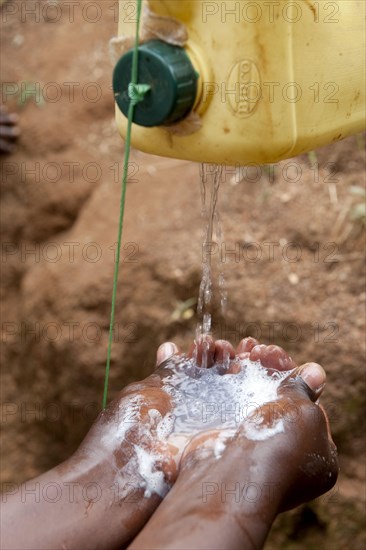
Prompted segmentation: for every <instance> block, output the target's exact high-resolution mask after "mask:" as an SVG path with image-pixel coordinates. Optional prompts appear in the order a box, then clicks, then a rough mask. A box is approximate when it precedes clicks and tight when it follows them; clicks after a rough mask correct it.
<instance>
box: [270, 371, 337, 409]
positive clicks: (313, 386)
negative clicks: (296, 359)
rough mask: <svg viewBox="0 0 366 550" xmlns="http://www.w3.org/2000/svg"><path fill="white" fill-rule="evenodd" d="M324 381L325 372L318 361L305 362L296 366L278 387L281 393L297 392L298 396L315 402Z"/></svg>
mask: <svg viewBox="0 0 366 550" xmlns="http://www.w3.org/2000/svg"><path fill="white" fill-rule="evenodd" d="M325 381H326V374H325V371H324V369H323V367H321V366H320V365H318V363H305V364H304V365H301V367H297V368H296V369H294V370H293V371H292V373H291V374H290V375H289V376H288V377H287V378H286V379H285V380H284V381H283V382H282V384H281V385H280V387H279V390H278V391H279V393H280V394H281V395H287V396H289V394H290V393H291V394H293V392H295V393H297V395H298V396H299V397H302V398H303V397H308V398H309V399H310V400H311V401H313V402H315V401H317V400H318V399H319V397H320V395H321V393H322V391H323V389H324V386H325Z"/></svg>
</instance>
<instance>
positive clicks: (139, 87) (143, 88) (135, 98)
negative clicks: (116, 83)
mask: <svg viewBox="0 0 366 550" xmlns="http://www.w3.org/2000/svg"><path fill="white" fill-rule="evenodd" d="M150 88H151V87H150V86H149V84H134V83H133V82H130V83H129V85H128V97H129V98H130V100H131V103H133V104H134V105H137V104H138V103H140V101H143V99H144V97H145V94H146V93H147V92H148V91H149V90H150Z"/></svg>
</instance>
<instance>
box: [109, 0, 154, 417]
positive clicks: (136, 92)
mask: <svg viewBox="0 0 366 550" xmlns="http://www.w3.org/2000/svg"><path fill="white" fill-rule="evenodd" d="M136 2H137V20H136V35H135V45H134V50H133V56H132V70H131V82H130V84H129V86H128V92H129V97H130V99H131V101H130V104H129V107H128V116H127V130H126V144H125V154H124V160H123V173H122V189H121V201H120V213H119V221H118V237H117V254H116V263H115V266H114V275H113V290H112V305H111V317H110V324H109V337H108V350H107V361H106V366H105V377H104V391H103V404H102V407H103V409H105V408H106V405H107V395H108V380H109V371H110V365H111V353H112V341H113V329H114V317H115V309H116V296H117V283H118V273H119V263H120V257H121V242H122V229H123V218H124V211H125V201H126V187H127V177H128V160H129V158H130V149H131V129H132V121H133V114H134V109H135V105H136V104H137V103H138V102H139V101H141V99H140V98H142V99H143V96H144V95H145V93H146V92H147V91H148V90H147V89H146V86H147V85H146V84H137V78H138V46H139V29H140V20H141V4H142V0H136ZM130 88H131V94H133V96H134V97H132V98H131V95H130Z"/></svg>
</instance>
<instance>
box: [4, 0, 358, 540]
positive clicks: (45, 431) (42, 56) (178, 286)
mask: <svg viewBox="0 0 366 550" xmlns="http://www.w3.org/2000/svg"><path fill="white" fill-rule="evenodd" d="M11 3H12V4H13V5H14V6H16V7H17V8H18V11H17V13H16V14H14V15H13V16H9V17H7V18H6V20H5V19H4V17H3V19H2V21H3V25H2V26H3V32H2V37H1V46H2V74H1V80H2V83H3V84H4V83H6V82H8V83H9V82H10V83H16V84H17V85H18V86H19V87H20V88H21V85H22V83H23V92H24V86H25V85H26V83H28V85H27V86H28V88H27V89H28V90H29V86H30V84H29V83H34V82H38V83H40V86H41V90H42V91H43V92H44V94H48V95H49V98H48V99H47V98H46V99H45V101H34V99H32V98H28V99H26V98H25V97H24V93H23V98H21V97H20V95H19V94H18V96H17V97H13V98H10V99H9V100H8V101H7V104H8V106H9V107H10V108H12V109H14V110H15V111H17V112H18V113H19V115H20V119H21V129H22V136H21V139H20V142H19V146H18V150H17V152H16V153H15V154H14V155H12V156H10V157H6V158H5V157H3V158H2V160H1V169H2V187H1V202H2V244H3V249H2V260H3V261H2V286H1V291H2V333H3V339H2V446H1V451H2V473H1V476H2V477H1V479H2V482H6V481H14V482H21V481H23V480H25V479H27V478H30V477H32V476H34V475H37V474H38V473H40V472H41V471H43V470H44V469H46V468H50V467H52V466H53V465H55V464H56V463H58V462H59V461H60V460H62V459H64V458H65V457H67V456H68V455H69V454H70V453H71V452H72V451H73V450H74V449H75V448H76V446H77V445H78V443H79V442H80V440H81V438H82V437H83V435H84V434H85V432H86V430H87V429H88V426H89V425H90V423H91V421H92V419H93V418H94V417H95V414H96V412H97V409H98V407H99V405H100V401H101V395H102V384H103V376H104V362H105V355H106V342H107V330H108V318H109V308H110V296H111V281H112V272H113V243H114V242H115V235H116V228H117V218H118V202H119V184H118V180H119V177H118V175H119V174H118V171H119V172H120V170H121V166H122V152H123V143H122V141H121V140H120V138H119V136H118V135H117V132H116V129H115V125H114V120H113V116H114V115H113V97H112V93H111V86H110V81H111V70H112V67H111V64H110V62H109V57H108V41H109V39H110V37H111V36H113V35H114V34H115V32H116V21H115V20H114V11H113V10H111V9H110V7H111V6H113V5H114V2H112V1H109V0H106V1H103V2H99V5H100V10H101V19H100V20H99V21H98V22H96V23H91V22H90V21H86V20H85V17H84V18H83V17H82V7H83V6H85V4H88V2H85V1H82V2H81V3H80V5H79V8H78V9H75V21H74V22H70V21H69V17H68V16H66V15H65V16H63V17H61V19H60V20H59V21H58V22H57V23H52V18H53V17H54V14H53V13H52V12H49V13H48V15H49V19H48V20H47V19H45V18H44V17H42V12H41V16H40V18H39V19H38V20H32V18H30V17H28V18H27V20H26V21H25V22H24V21H23V22H22V20H21V15H20V14H21V12H20V11H19V9H21V4H24V2H11ZM45 3H46V2H44V1H43V2H35V4H36V5H39V6H40V7H41V9H43V8H44V5H45ZM27 4H28V6H29V5H30V4H34V2H33V1H32V2H27ZM89 4H90V2H89ZM2 9H3V10H4V7H3V8H2ZM94 16H95V15H94V13H93V12H92V11H90V12H89V13H88V15H87V17H89V19H92V18H94ZM51 82H53V83H56V84H57V86H56V87H53V88H52V86H51V85H50V84H49V83H51ZM70 82H77V83H80V85H79V86H77V87H75V96H74V98H73V99H74V100H73V101H71V98H70V95H69V93H68V91H69V90H70V84H67V83H70ZM90 83H96V84H97V86H98V87H96V86H95V84H93V85H92V86H89V87H88V84H89V85H90ZM3 89H4V88H3ZM57 90H58V91H59V90H61V94H62V97H61V98H60V100H59V101H57V102H53V101H52V99H53V97H54V96H52V95H51V94H52V93H55V91H57ZM96 90H99V91H100V95H101V97H100V98H98V99H97V101H95V102H93V101H92V99H93V96H92V94H93V91H96ZM8 91H9V88H8ZM38 99H39V97H38ZM363 139H364V138H363V137H360V136H358V137H352V138H349V139H347V140H344V141H342V142H339V143H336V144H333V145H332V146H328V147H325V148H323V149H321V150H318V151H317V152H316V156H317V162H318V164H319V177H317V176H315V175H314V171H313V170H312V169H311V168H310V160H311V159H310V157H308V156H307V155H305V156H302V157H300V158H297V159H293V161H292V162H296V163H297V167H301V171H302V174H301V178H300V179H299V181H297V182H295V183H294V182H292V183H291V181H286V179H287V180H289V179H292V180H294V179H296V177H295V172H294V170H295V167H294V166H290V165H289V164H288V162H289V161H287V163H286V162H284V163H282V164H281V166H280V167H277V170H276V177H275V178H274V181H273V182H272V181H270V179H271V178H270V177H269V176H268V174H267V172H265V171H264V170H263V173H262V176H261V177H260V178H259V180H258V181H257V182H255V183H253V181H250V179H255V178H254V175H253V173H252V172H249V173H248V174H247V177H246V178H244V179H243V180H242V181H240V183H237V184H236V185H233V184H232V183H233V182H232V181H231V179H232V178H233V174H232V173H230V174H229V173H228V174H227V178H226V181H225V182H223V183H222V186H221V190H220V193H221V196H220V210H221V217H222V223H223V228H224V234H225V246H226V251H227V254H226V256H225V255H224V259H226V262H225V264H224V269H225V274H226V280H227V286H228V289H229V308H228V315H227V319H226V320H223V319H222V317H221V316H220V315H219V314H218V313H217V315H216V317H215V319H216V320H215V335H216V336H217V337H227V338H229V339H231V340H232V341H234V342H238V341H239V339H240V338H241V337H243V336H245V335H249V334H250V335H254V336H258V335H259V336H260V337H261V338H262V340H263V341H265V342H272V343H277V344H280V345H283V346H284V347H286V349H288V350H289V351H290V353H291V355H292V356H293V357H294V358H295V359H296V361H297V362H299V363H301V362H305V361H307V360H315V361H318V362H320V363H322V364H323V365H324V366H325V368H326V370H327V372H328V379H329V382H328V386H327V391H326V396H325V398H324V404H325V406H326V408H327V410H328V412H329V415H330V420H331V425H332V429H333V434H334V439H335V442H336V444H337V446H338V449H339V454H340V464H341V474H340V478H339V482H338V483H337V486H336V488H335V489H334V490H333V491H332V492H331V494H328V495H326V496H324V497H322V498H320V499H318V500H317V501H315V502H312V503H310V504H309V505H307V506H304V507H301V508H299V509H297V510H295V511H293V512H291V513H287V514H284V515H282V516H281V517H279V518H278V520H277V521H276V523H275V525H274V527H273V530H272V533H271V536H270V538H269V540H268V543H267V546H266V547H267V548H268V549H274V548H279V547H281V548H286V549H291V550H292V549H300V548H306V549H307V548H318V547H319V546H320V545H322V547H323V548H329V549H330V548H337V549H341V548H348V547H349V545H350V544H351V545H352V548H354V549H355V550H357V549H361V548H364V547H365V543H366V537H365V531H364V526H363V519H364V517H363V516H364V504H365V490H364V489H365V460H364V438H363V432H364V412H363V409H364V402H365V384H364V382H365V380H364V374H363V369H364V360H365V346H364V321H365V299H366V293H365V287H364V276H365V273H364V265H365V264H364V258H365V257H364V255H365V248H364V244H365V242H364V233H363V227H362V224H361V223H360V221H352V220H351V213H352V209H353V207H354V205H356V204H357V203H358V202H360V201H362V197H361V198H360V197H357V196H355V195H352V193H351V191H350V187H351V186H355V185H356V186H363V185H364V152H363V150H362V148H363V146H362V143H363ZM313 160H314V159H313ZM132 162H133V163H134V164H133V165H132V166H133V171H134V172H135V174H134V176H133V178H132V179H133V180H134V181H130V182H129V185H128V198H127V209H126V219H125V233H124V242H125V243H126V244H125V248H124V250H123V258H122V260H123V264H122V272H121V280H120V285H119V294H118V296H119V297H118V303H117V323H118V328H119V333H118V337H117V336H116V343H115V345H114V349H113V362H112V372H111V381H110V388H111V391H110V397H113V394H114V393H115V392H116V391H117V390H118V389H119V388H120V387H121V386H123V385H124V384H126V383H128V382H130V381H131V380H135V379H139V378H141V377H143V376H145V375H146V374H147V373H149V372H150V370H151V367H152V365H153V362H154V354H155V350H156V348H157V346H158V345H159V344H160V343H161V342H162V341H164V340H166V339H172V340H175V341H176V342H177V343H179V344H180V345H182V346H184V347H187V346H188V344H189V343H190V341H191V340H192V337H193V334H194V328H195V323H196V320H195V317H194V316H192V312H191V311H190V309H189V308H186V309H185V307H184V306H182V305H181V304H182V303H184V302H185V301H186V300H189V299H191V298H195V297H196V296H197V293H198V286H199V282H200V273H201V262H200V259H201V258H200V256H201V244H200V243H201V237H202V229H201V219H200V192H199V166H198V165H196V164H192V163H189V162H182V161H176V160H166V159H162V158H158V157H151V156H148V155H145V154H142V153H139V152H137V151H134V152H133V156H132ZM52 163H53V164H52ZM70 163H74V164H72V165H71V164H70ZM90 163H97V165H98V167H99V168H98V169H97V170H96V169H95V166H94V168H93V165H91V164H90ZM327 163H332V164H331V165H327ZM71 166H73V169H74V173H73V172H72V169H71ZM297 169H298V168H297ZM330 169H332V171H333V172H334V173H333V174H331V173H330ZM31 170H36V174H34V173H31ZM37 170H39V175H38V174H37ZM286 170H287V171H286ZM286 174H287V176H286ZM331 180H333V181H331ZM253 242H254V243H256V245H255V247H253V245H250V243H253ZM89 243H94V244H93V245H90V244H89ZM268 243H274V244H273V245H272V247H273V248H272V250H273V255H272V256H271V255H270V245H269V244H268ZM288 243H293V244H292V245H289V244H288ZM235 246H236V247H237V249H236V250H237V251H239V257H236V258H235V257H234V256H230V255H229V254H228V251H229V249H232V248H234V247H235ZM111 247H112V248H111ZM32 250H33V253H32ZM72 250H73V251H74V255H72ZM258 250H259V251H261V252H262V257H261V258H259V259H258V261H256V262H255V261H254V260H253V258H254V253H255V252H256V251H257V252H258ZM296 255H297V260H296V261H290V260H292V259H294V258H295V257H296ZM216 256H217V255H216Z"/></svg>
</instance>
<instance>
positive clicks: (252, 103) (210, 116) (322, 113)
mask: <svg viewBox="0 0 366 550" xmlns="http://www.w3.org/2000/svg"><path fill="white" fill-rule="evenodd" d="M144 4H145V12H144V17H145V18H144V20H143V22H142V30H141V38H142V40H141V42H142V43H140V46H139V82H141V83H145V84H148V85H149V86H150V90H149V91H148V92H147V93H146V95H145V97H144V100H143V101H142V102H141V103H139V104H138V105H137V106H136V109H135V118H134V125H133V130H132V145H133V146H134V147H135V148H138V149H140V150H142V151H145V152H148V153H152V154H156V155H161V156H167V157H175V158H181V159H189V160H193V161H199V162H214V163H223V164H231V165H234V164H247V163H249V162H256V163H268V162H276V161H279V160H281V159H284V158H288V157H291V156H295V155H297V154H300V153H303V152H305V151H309V150H311V149H314V148H316V147H318V146H321V145H323V144H326V143H330V142H332V141H337V140H340V139H342V138H344V137H346V136H348V135H350V134H353V133H356V132H359V131H361V130H362V129H363V125H364V115H365V113H364V109H365V72H364V69H365V43H364V42H365V23H364V21H365V2H364V0H360V1H359V0H333V1H327V0H326V1H325V0H320V1H313V0H291V1H288V0H254V1H249V0H242V1H210V2H208V1H200V0H151V1H150V2H147V1H146V0H145V1H144ZM135 16H136V3H135V2H132V1H131V0H120V6H119V39H120V40H121V42H122V43H128V37H129V36H130V37H131V36H133V35H134V34H135V26H136V23H135V19H136V17H135ZM130 44H132V43H131V42H130ZM131 58H132V53H131V50H128V51H127V52H125V53H124V54H123V55H122V56H121V57H120V59H119V61H118V63H117V66H116V69H115V72H114V93H115V98H116V102H117V123H118V127H119V130H120V132H121V134H122V136H124V135H125V131H126V122H127V120H126V116H125V114H126V112H127V107H128V101H129V99H128V93H127V88H128V83H129V81H130V75H131ZM123 113H125V114H123Z"/></svg>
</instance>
